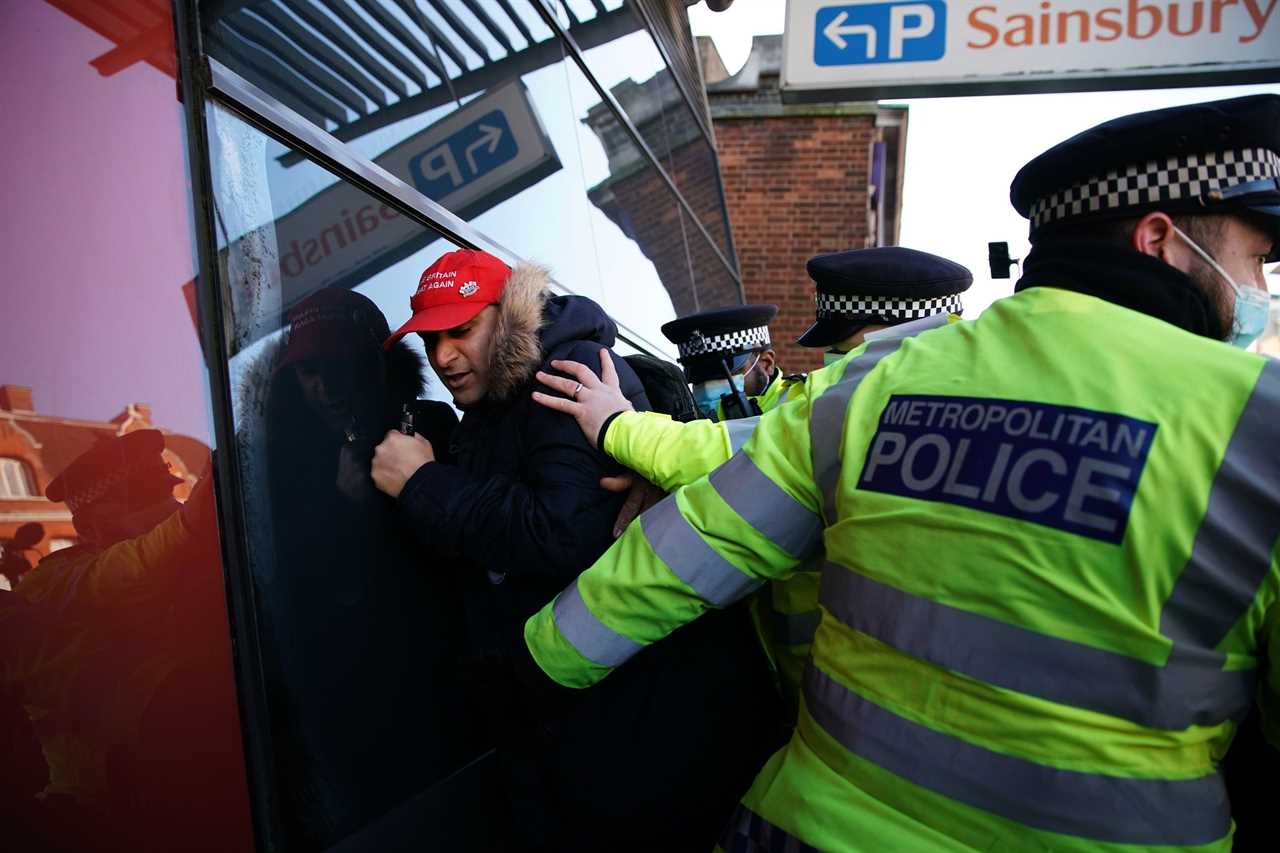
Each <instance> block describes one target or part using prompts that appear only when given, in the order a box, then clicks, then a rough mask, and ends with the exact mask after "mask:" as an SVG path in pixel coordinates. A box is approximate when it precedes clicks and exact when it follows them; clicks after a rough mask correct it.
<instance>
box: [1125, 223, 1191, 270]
mask: <svg viewBox="0 0 1280 853" xmlns="http://www.w3.org/2000/svg"><path fill="white" fill-rule="evenodd" d="M1129 244H1130V246H1131V247H1132V248H1133V249H1134V250H1135V251H1138V252H1141V253H1142V254H1144V255H1150V256H1151V257H1153V258H1159V259H1160V260H1162V261H1164V262H1165V263H1167V264H1169V265H1170V266H1177V264H1175V263H1174V259H1175V258H1176V257H1177V256H1179V255H1180V254H1181V252H1180V251H1179V249H1180V248H1181V241H1180V240H1179V239H1178V235H1177V232H1176V231H1175V230H1174V225H1173V220H1172V219H1170V218H1169V215H1168V214H1167V213H1161V212H1160V211H1158V210H1157V211H1153V212H1151V213H1148V214H1147V215H1146V216H1144V217H1142V218H1141V219H1139V220H1138V222H1137V224H1136V225H1134V226H1133V233H1132V234H1130V235H1129ZM1175 246H1177V247H1178V248H1177V249H1175V248H1174V247H1175Z"/></svg>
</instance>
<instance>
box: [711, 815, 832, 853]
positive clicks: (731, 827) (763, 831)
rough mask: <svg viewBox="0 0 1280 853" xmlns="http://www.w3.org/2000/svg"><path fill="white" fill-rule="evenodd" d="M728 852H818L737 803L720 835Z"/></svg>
mask: <svg viewBox="0 0 1280 853" xmlns="http://www.w3.org/2000/svg"><path fill="white" fill-rule="evenodd" d="M720 849H722V850H724V851H725V853H819V850H818V848H817V847H814V846H812V845H809V844H806V843H805V842H803V841H801V840H800V839H799V838H796V837H795V836H794V835H792V834H791V833H789V832H787V831H786V830H785V829H783V828H782V827H780V826H777V825H776V824H773V823H771V822H769V821H767V820H765V819H764V818H762V817H760V815H758V814H756V813H755V812H753V811H752V810H751V809H749V808H747V807H746V806H744V805H743V804H742V803H738V808H737V809H736V810H735V811H734V813H733V817H731V818H729V823H728V825H726V826H725V828H724V832H723V833H721V835H720Z"/></svg>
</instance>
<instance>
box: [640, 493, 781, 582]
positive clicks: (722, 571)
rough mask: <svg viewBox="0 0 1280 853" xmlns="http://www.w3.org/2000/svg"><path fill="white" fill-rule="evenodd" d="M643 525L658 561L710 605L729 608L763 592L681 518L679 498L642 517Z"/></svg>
mask: <svg viewBox="0 0 1280 853" xmlns="http://www.w3.org/2000/svg"><path fill="white" fill-rule="evenodd" d="M640 524H641V526H642V527H643V528H644V536H645V539H647V540H648V541H649V547H650V548H652V549H653V553H655V554H657V555H658V559H660V560H662V562H664V563H666V564H667V567H668V568H669V569H671V571H672V572H674V573H675V575H676V577H678V578H680V580H682V581H684V582H685V583H687V584H688V585H689V586H690V587H692V588H693V591H694V592H696V593H697V594H698V595H699V596H700V597H701V598H702V600H703V601H705V602H707V603H708V604H711V605H713V606H715V607H728V606H729V605H730V604H733V603H734V602H735V601H737V600H738V599H740V598H742V597H743V596H745V595H747V594H749V593H751V592H752V591H754V590H756V589H758V588H759V586H760V581H758V580H756V579H755V578H753V577H751V576H750V575H747V574H745V573H744V572H742V571H740V570H739V569H738V568H737V567H736V566H734V565H733V563H730V562H729V561H728V560H726V559H725V558H724V557H721V556H720V555H719V554H718V553H716V551H715V549H714V548H712V547H711V546H710V545H708V544H707V542H706V540H705V539H703V538H702V536H701V535H699V533H698V531H696V530H694V529H693V525H691V524H690V523H689V522H688V521H686V520H685V517H684V516H683V515H681V514H680V508H679V507H678V506H676V496H675V495H671V496H669V497H667V498H664V499H663V500H662V501H661V502H659V503H658V504H656V505H655V506H654V507H653V508H652V509H650V510H649V511H648V512H646V513H644V514H643V515H641V516H640Z"/></svg>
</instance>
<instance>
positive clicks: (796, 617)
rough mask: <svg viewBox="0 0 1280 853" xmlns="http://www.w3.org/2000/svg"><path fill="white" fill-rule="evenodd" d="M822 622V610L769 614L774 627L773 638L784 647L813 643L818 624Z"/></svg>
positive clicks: (776, 611) (774, 612) (777, 611)
mask: <svg viewBox="0 0 1280 853" xmlns="http://www.w3.org/2000/svg"><path fill="white" fill-rule="evenodd" d="M821 621H822V611H821V610H806V611H804V612H803V613H783V612H782V611H780V610H774V611H773V612H771V613H770V614H769V622H770V624H772V625H773V638H774V639H775V640H776V641H777V642H779V643H781V644H782V645H784V646H801V645H804V644H805V643H812V642H813V635H814V634H816V633H817V631H818V623H820V622H821Z"/></svg>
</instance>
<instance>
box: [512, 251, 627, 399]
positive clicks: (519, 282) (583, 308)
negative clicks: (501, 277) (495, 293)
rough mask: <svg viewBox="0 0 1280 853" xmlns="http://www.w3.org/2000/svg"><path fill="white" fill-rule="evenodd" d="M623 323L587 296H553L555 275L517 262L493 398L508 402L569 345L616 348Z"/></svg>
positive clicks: (513, 273)
mask: <svg viewBox="0 0 1280 853" xmlns="http://www.w3.org/2000/svg"><path fill="white" fill-rule="evenodd" d="M617 335H618V327H617V326H616V325H615V324H614V322H613V321H612V320H610V319H609V315H608V314H606V313H604V309H603V308H601V307H600V306H599V305H597V304H596V303H595V302H593V301H592V300H590V299H587V298H586V297H585V296H552V295H551V274H550V272H549V271H548V270H547V269H546V268H545V267H541V266H536V265H534V264H517V265H516V267H515V269H513V270H512V271H511V278H510V279H508V281H507V286H506V287H505V288H504V289H503V291H502V298H501V300H500V301H499V303H498V325H497V328H496V329H495V332H494V350H493V366H492V369H491V371H490V387H489V399H491V400H495V401H505V400H509V399H511V397H512V396H513V395H514V394H515V392H516V391H517V390H518V389H519V388H520V387H521V386H522V385H524V384H526V383H527V382H529V381H530V380H531V379H532V377H533V374H534V372H535V371H537V370H538V368H539V367H541V366H542V365H543V364H544V363H545V362H546V361H548V360H549V359H550V358H552V357H553V354H554V353H555V351H556V350H557V349H558V348H560V347H563V346H564V345H565V344H569V343H573V342H579V341H589V342H592V343H597V344H599V345H600V346H605V347H612V346H613V345H614V343H615V341H616V340H617Z"/></svg>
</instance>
